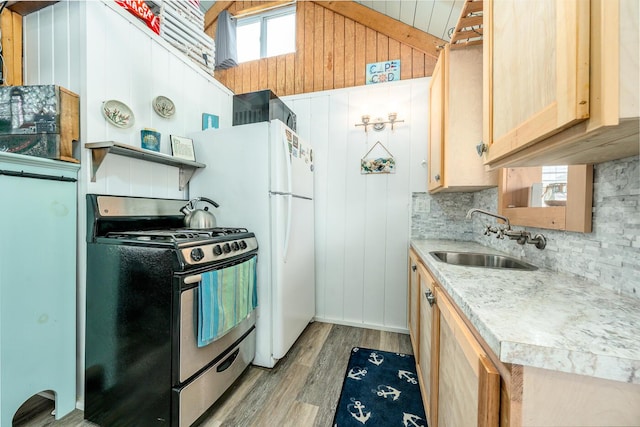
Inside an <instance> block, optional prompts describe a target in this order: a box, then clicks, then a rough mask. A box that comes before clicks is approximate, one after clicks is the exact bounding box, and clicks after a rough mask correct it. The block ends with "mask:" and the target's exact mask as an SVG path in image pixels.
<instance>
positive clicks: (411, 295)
mask: <svg viewBox="0 0 640 427" xmlns="http://www.w3.org/2000/svg"><path fill="white" fill-rule="evenodd" d="M419 265H420V266H421V265H422V263H421V262H420V261H419V258H418V255H416V253H415V252H413V251H410V252H409V288H408V289H407V295H408V299H409V307H408V319H407V323H408V326H409V337H410V338H411V346H412V348H413V354H414V355H415V358H416V363H418V362H419V360H420V359H419V355H420V348H419V342H420V337H419V336H418V334H419V333H420V331H419V328H418V326H419V325H420V322H419V319H418V316H419V315H420V312H419V307H420V305H419V304H420V279H419V277H418V274H419V272H418V266H419ZM422 268H424V267H422Z"/></svg>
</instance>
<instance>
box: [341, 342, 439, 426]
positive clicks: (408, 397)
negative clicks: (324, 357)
mask: <svg viewBox="0 0 640 427" xmlns="http://www.w3.org/2000/svg"><path fill="white" fill-rule="evenodd" d="M333 426H334V427H352V426H357V427H362V426H367V427H391V426H398V427H427V420H426V417H425V414H424V406H423V405H422V396H421V395H420V385H419V384H418V375H417V373H416V360H415V358H414V357H413V356H412V355H410V354H401V353H390V352H387V351H380V350H371V349H368V348H362V347H354V348H353V349H352V350H351V357H350V358H349V365H348V366H347V372H346V374H345V377H344V382H343V384H342V392H341V393H340V399H339V400H338V407H337V408H336V414H335V416H334V418H333Z"/></svg>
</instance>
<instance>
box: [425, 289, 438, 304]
mask: <svg viewBox="0 0 640 427" xmlns="http://www.w3.org/2000/svg"><path fill="white" fill-rule="evenodd" d="M424 296H425V298H427V302H428V303H429V306H431V307H433V304H435V302H436V297H435V296H434V295H433V292H431V289H427V291H426V292H425V293H424Z"/></svg>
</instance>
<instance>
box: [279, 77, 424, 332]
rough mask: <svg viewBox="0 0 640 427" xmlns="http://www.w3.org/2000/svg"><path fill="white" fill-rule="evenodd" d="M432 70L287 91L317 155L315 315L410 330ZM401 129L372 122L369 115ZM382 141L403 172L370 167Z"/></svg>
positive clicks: (300, 129) (302, 132) (300, 128)
mask: <svg viewBox="0 0 640 427" xmlns="http://www.w3.org/2000/svg"><path fill="white" fill-rule="evenodd" d="M429 80H430V78H423V79H414V80H408V81H401V82H395V83H388V84H384V85H379V86H363V87H356V88H350V89H339V90H333V91H327V92H316V93H312V94H303V95H296V96H291V97H286V98H284V100H285V102H287V104H288V105H289V106H290V107H291V108H292V109H293V110H294V111H295V112H296V114H297V117H298V133H299V134H300V136H301V137H302V138H304V139H306V140H307V141H309V142H310V143H311V144H312V146H313V147H314V153H315V157H316V165H317V169H316V176H315V179H316V181H315V201H316V311H317V313H316V319H318V320H322V321H328V322H334V323H342V324H348V325H356V326H365V327H371V328H376V329H384V330H392V331H406V328H407V322H406V313H407V311H406V304H407V302H406V283H407V273H406V271H407V247H408V241H409V233H410V219H411V218H410V205H411V192H413V191H425V185H426V184H425V183H426V169H425V168H424V167H423V166H422V164H421V162H422V160H423V159H425V158H426V157H425V156H426V146H427V130H428V120H427V118H428V114H427V108H428V107H427V104H428V95H429ZM390 112H397V113H398V119H400V120H405V122H404V123H400V124H397V125H396V127H395V130H394V131H391V130H390V128H389V127H387V129H385V130H383V131H381V132H375V131H373V130H371V129H369V132H368V133H365V132H364V130H363V128H362V127H355V124H356V123H360V122H361V116H362V115H363V114H369V115H370V116H371V118H372V120H373V119H375V118H376V117H383V118H385V120H386V118H387V116H388V114H389V113H390ZM377 141H380V142H381V143H383V144H384V146H385V147H387V149H388V150H389V151H390V152H391V154H393V156H394V157H395V159H396V173H395V174H385V175H362V174H361V173H360V159H361V158H362V157H363V156H364V155H365V154H366V153H367V151H368V150H369V149H370V148H371V147H372V146H373V145H374V144H375V143H376V142H377Z"/></svg>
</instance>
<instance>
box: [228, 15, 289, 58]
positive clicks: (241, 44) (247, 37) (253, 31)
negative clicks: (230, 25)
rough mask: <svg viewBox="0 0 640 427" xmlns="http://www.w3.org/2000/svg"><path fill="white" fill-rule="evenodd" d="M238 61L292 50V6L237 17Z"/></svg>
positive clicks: (266, 56) (281, 53)
mask: <svg viewBox="0 0 640 427" xmlns="http://www.w3.org/2000/svg"><path fill="white" fill-rule="evenodd" d="M236 32H237V33H236V39H237V43H238V62H247V61H252V60H255V59H260V58H268V57H270V56H276V55H283V54H285V53H291V52H295V50H296V7H295V5H293V6H287V7H282V8H278V9H271V10H269V11H266V12H261V13H259V14H255V15H251V16H247V17H245V18H243V17H240V18H238V21H237V25H236Z"/></svg>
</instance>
